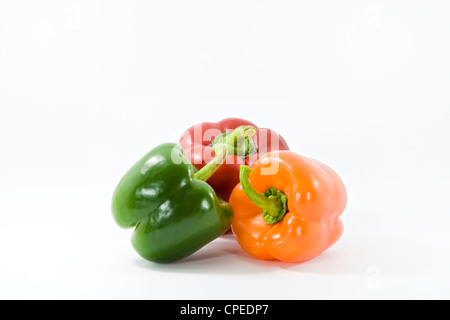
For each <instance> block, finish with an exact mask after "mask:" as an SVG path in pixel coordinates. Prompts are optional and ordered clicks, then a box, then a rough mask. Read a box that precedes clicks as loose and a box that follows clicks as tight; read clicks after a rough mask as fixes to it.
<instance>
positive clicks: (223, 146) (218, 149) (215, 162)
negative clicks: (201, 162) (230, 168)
mask: <svg viewBox="0 0 450 320" xmlns="http://www.w3.org/2000/svg"><path fill="white" fill-rule="evenodd" d="M255 133H256V128H255V127H252V126H240V127H238V128H236V129H235V130H234V131H233V132H231V133H230V134H229V135H228V136H227V137H226V140H225V141H224V143H220V144H216V145H215V146H214V152H215V154H216V156H215V157H214V159H212V160H211V161H210V162H209V163H208V164H207V165H205V166H204V167H203V168H202V169H201V170H200V171H198V172H197V173H196V174H195V175H194V179H196V180H201V181H207V180H208V179H209V178H211V177H212V175H213V174H214V173H216V171H217V170H219V168H220V167H221V166H222V164H223V162H224V161H225V159H226V158H227V155H228V153H229V150H231V149H232V148H236V144H237V145H240V144H242V143H245V139H246V138H250V137H252V136H253V135H255Z"/></svg>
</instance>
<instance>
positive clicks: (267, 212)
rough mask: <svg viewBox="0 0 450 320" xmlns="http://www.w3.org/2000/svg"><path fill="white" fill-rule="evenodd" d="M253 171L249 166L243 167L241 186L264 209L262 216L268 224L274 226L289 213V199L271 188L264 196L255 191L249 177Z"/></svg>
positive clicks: (241, 170) (240, 177)
mask: <svg viewBox="0 0 450 320" xmlns="http://www.w3.org/2000/svg"><path fill="white" fill-rule="evenodd" d="M251 171H252V170H251V169H250V168H249V167H247V166H241V169H240V172H239V179H240V180H241V186H242V189H243V190H244V192H245V194H246V195H247V197H248V198H249V199H250V200H251V201H252V202H253V203H254V204H256V205H257V206H258V207H260V208H261V209H262V215H263V217H264V220H266V222H267V224H274V223H277V222H279V221H281V220H283V218H284V215H285V214H286V211H287V197H286V195H285V194H283V193H282V192H281V191H280V190H277V189H275V188H273V187H272V188H270V189H269V190H267V191H266V192H264V193H263V194H259V193H258V192H256V191H255V189H253V187H252V185H251V184H250V181H249V180H248V175H249V174H250V172H251Z"/></svg>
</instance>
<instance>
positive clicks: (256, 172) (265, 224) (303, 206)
mask: <svg viewBox="0 0 450 320" xmlns="http://www.w3.org/2000/svg"><path fill="white" fill-rule="evenodd" d="M271 171H273V172H272V173H271ZM240 180H241V183H240V184H238V185H237V186H236V187H235V189H234V190H233V192H232V194H231V198H230V204H231V206H232V207H233V210H234V219H233V223H232V230H233V233H234V234H235V236H236V239H237V241H238V242H239V244H240V246H241V247H242V248H243V249H244V250H245V251H246V252H247V253H249V254H250V255H252V256H253V257H255V258H258V259H264V260H274V259H276V260H281V261H286V262H303V261H306V260H309V259H312V258H314V257H316V256H318V255H319V254H321V253H322V252H323V251H325V250H326V249H328V248H329V247H331V246H332V245H333V244H334V243H335V242H336V241H337V240H338V239H339V238H340V237H341V235H342V232H343V224H342V221H341V219H340V216H341V214H342V213H343V211H344V209H345V207H346V205H347V193H346V190H345V186H344V184H343V182H342V180H341V179H340V177H339V176H338V175H337V174H336V173H335V172H334V171H333V170H332V169H331V168H329V167H328V166H326V165H325V164H323V163H320V162H318V161H316V160H313V159H309V158H305V157H303V156H300V155H298V154H295V153H293V152H289V151H279V152H272V153H269V154H266V155H265V156H263V157H261V158H260V159H259V160H258V161H257V162H256V163H255V164H254V165H253V167H252V169H250V168H249V167H247V166H241V168H240Z"/></svg>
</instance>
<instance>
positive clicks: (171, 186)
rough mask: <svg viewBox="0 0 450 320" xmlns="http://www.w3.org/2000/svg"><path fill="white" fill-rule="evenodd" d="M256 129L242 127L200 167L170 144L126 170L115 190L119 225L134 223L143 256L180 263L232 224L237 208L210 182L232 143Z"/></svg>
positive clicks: (136, 243) (136, 242)
mask: <svg viewBox="0 0 450 320" xmlns="http://www.w3.org/2000/svg"><path fill="white" fill-rule="evenodd" d="M255 132H256V129H255V128H253V127H250V126H243V127H239V128H237V129H236V130H235V131H234V132H233V133H232V134H231V135H230V137H229V139H227V141H226V142H225V143H224V144H223V145H222V149H221V148H217V147H216V151H215V152H216V157H215V158H214V159H213V160H212V161H211V162H210V163H208V164H207V165H206V166H205V167H204V168H203V169H202V170H200V171H197V169H196V168H195V167H194V165H192V164H191V163H190V162H189V160H188V159H187V158H186V157H185V156H184V151H183V149H182V148H181V146H179V145H177V144H174V143H166V144H163V145H160V146H158V147H156V148H154V149H153V150H151V151H150V152H149V153H148V154H147V155H145V156H144V157H143V158H142V159H141V160H140V161H139V162H138V163H137V164H135V165H134V166H133V167H132V168H131V169H130V170H129V171H128V173H126V174H125V176H124V177H123V178H122V180H121V181H120V183H119V185H118V186H117V188H116V191H115V193H114V196H113V203H112V212H113V216H114V219H115V221H116V222H117V224H118V225H119V226H121V227H123V228H135V230H134V233H133V236H132V245H133V247H134V249H135V250H136V251H137V253H138V254H139V255H140V256H142V257H143V258H144V259H146V260H149V261H152V262H157V263H170V262H175V261H178V260H181V259H183V258H185V257H188V256H189V255H191V254H193V253H194V252H196V251H197V250H199V249H200V248H202V247H203V246H205V245H206V244H208V243H209V242H211V241H212V240H214V239H216V238H218V237H219V236H221V235H222V234H223V233H224V232H225V231H227V230H228V229H229V227H230V225H231V222H232V219H233V209H232V208H231V206H230V205H229V204H228V203H227V202H225V201H223V200H222V199H220V198H218V197H217V195H216V193H215V192H214V190H213V188H212V187H211V186H210V185H209V184H207V183H206V182H205V181H206V180H207V179H208V178H209V177H211V176H212V175H213V174H214V172H215V171H217V169H219V167H220V166H221V164H222V163H223V161H224V159H225V157H226V155H227V150H228V149H229V148H234V147H235V146H236V143H237V141H243V138H245V137H248V136H252V135H254V134H255ZM239 139H241V140H239Z"/></svg>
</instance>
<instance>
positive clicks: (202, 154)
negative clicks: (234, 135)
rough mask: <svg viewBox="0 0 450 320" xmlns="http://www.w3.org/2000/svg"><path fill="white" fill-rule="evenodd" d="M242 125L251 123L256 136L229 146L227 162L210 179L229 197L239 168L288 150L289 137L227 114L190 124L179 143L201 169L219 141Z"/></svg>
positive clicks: (225, 197)
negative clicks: (220, 118)
mask: <svg viewBox="0 0 450 320" xmlns="http://www.w3.org/2000/svg"><path fill="white" fill-rule="evenodd" d="M240 126H252V127H254V128H256V129H257V132H256V134H255V135H254V136H252V137H248V138H247V139H246V141H245V144H243V145H242V146H241V148H236V147H235V148H230V149H229V150H228V155H227V157H226V159H225V161H224V165H223V166H222V167H221V168H220V169H219V170H218V171H217V172H216V173H215V174H214V176H212V177H211V179H209V180H208V183H209V184H210V185H211V186H212V187H213V188H214V190H215V191H216V192H217V194H218V195H219V196H220V197H221V198H223V199H224V200H226V201H228V200H229V198H230V194H231V192H232V191H233V189H234V187H235V186H236V184H238V183H239V168H240V166H241V165H243V164H245V165H248V166H251V165H253V163H255V162H256V161H257V160H258V158H259V157H260V156H261V155H263V154H266V153H268V152H270V151H276V150H289V146H288V144H287V143H286V141H285V140H284V139H283V137H282V136H280V135H279V134H278V133H277V132H275V131H273V130H271V129H266V128H258V127H257V126H256V125H255V124H254V123H252V122H250V121H247V120H244V119H239V118H228V119H225V120H222V121H219V122H204V123H199V124H197V125H195V126H192V127H191V128H189V129H188V130H187V131H186V132H185V133H184V134H183V136H182V137H181V139H180V142H179V143H180V145H181V146H182V147H183V149H184V151H185V154H186V157H187V158H188V159H189V161H190V162H191V163H192V164H194V165H195V166H196V167H197V169H202V168H203V167H204V166H205V165H206V163H208V162H209V160H210V159H211V158H214V157H215V155H216V152H217V150H216V149H217V145H220V144H221V143H222V142H223V141H224V139H226V138H227V136H228V135H229V134H230V132H231V131H233V130H235V129H236V128H238V127H240Z"/></svg>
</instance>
